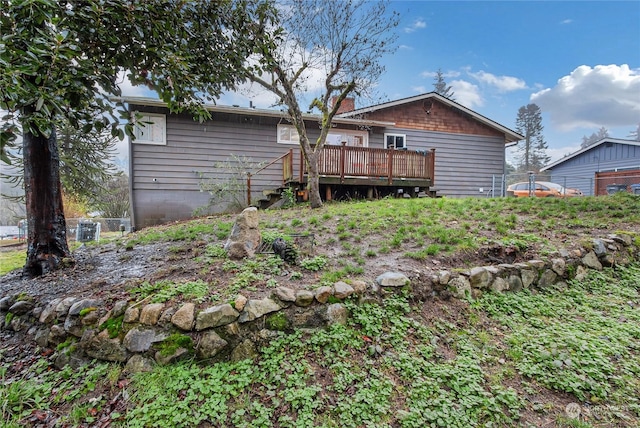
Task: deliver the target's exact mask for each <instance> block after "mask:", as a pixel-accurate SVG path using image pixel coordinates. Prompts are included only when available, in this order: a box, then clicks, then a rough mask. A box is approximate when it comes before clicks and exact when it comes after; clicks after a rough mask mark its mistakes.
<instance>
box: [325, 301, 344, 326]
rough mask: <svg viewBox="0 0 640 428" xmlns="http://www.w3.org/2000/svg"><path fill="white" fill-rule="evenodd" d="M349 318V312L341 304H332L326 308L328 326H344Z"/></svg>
mask: <svg viewBox="0 0 640 428" xmlns="http://www.w3.org/2000/svg"><path fill="white" fill-rule="evenodd" d="M348 318H349V311H348V310H347V308H345V307H344V305H343V304H342V303H334V304H332V305H329V306H328V307H327V322H328V323H329V325H333V324H342V325H344V324H346V323H347V319H348Z"/></svg>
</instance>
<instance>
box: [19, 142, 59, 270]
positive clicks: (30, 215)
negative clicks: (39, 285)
mask: <svg viewBox="0 0 640 428" xmlns="http://www.w3.org/2000/svg"><path fill="white" fill-rule="evenodd" d="M23 156H24V184H25V197H26V205H27V224H28V234H27V262H26V264H25V266H24V269H23V276H26V277H33V276H39V275H44V274H46V273H48V272H51V271H52V270H55V269H56V268H57V267H58V266H59V265H60V263H61V261H62V259H63V258H65V257H70V255H71V253H70V251H69V246H68V244H67V225H66V222H65V219H64V209H63V205H62V185H61V184H60V157H59V155H58V144H57V141H56V133H55V130H52V131H51V135H50V136H49V137H48V138H47V137H44V136H42V135H40V134H38V135H34V134H32V133H30V132H25V133H24V135H23Z"/></svg>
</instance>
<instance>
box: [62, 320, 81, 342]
mask: <svg viewBox="0 0 640 428" xmlns="http://www.w3.org/2000/svg"><path fill="white" fill-rule="evenodd" d="M64 331H66V332H67V333H69V334H72V335H74V336H75V337H82V333H83V332H84V325H83V324H82V320H81V319H80V317H77V316H71V315H69V316H67V318H66V319H65V320H64Z"/></svg>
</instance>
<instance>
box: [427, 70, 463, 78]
mask: <svg viewBox="0 0 640 428" xmlns="http://www.w3.org/2000/svg"><path fill="white" fill-rule="evenodd" d="M437 75H438V72H437V71H423V72H422V73H420V77H436V76H437ZM442 77H444V78H445V79H448V78H451V77H460V72H459V71H453V70H450V71H446V72H443V73H442Z"/></svg>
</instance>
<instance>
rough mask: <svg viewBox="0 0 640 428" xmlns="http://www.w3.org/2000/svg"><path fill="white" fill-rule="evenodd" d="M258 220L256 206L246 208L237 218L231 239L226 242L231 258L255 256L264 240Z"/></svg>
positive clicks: (225, 245)
mask: <svg viewBox="0 0 640 428" xmlns="http://www.w3.org/2000/svg"><path fill="white" fill-rule="evenodd" d="M258 221H259V218H258V209H257V208H256V207H249V208H245V209H244V211H242V212H241V213H240V215H239V216H238V218H236V222H235V224H234V225H233V228H232V229H231V234H230V235H229V239H227V242H226V243H225V244H224V249H225V251H226V252H227V255H228V256H229V258H230V259H236V260H239V259H243V258H245V257H253V255H254V254H255V253H256V251H257V250H258V247H260V242H261V241H262V237H261V236H260V229H259V228H258Z"/></svg>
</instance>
